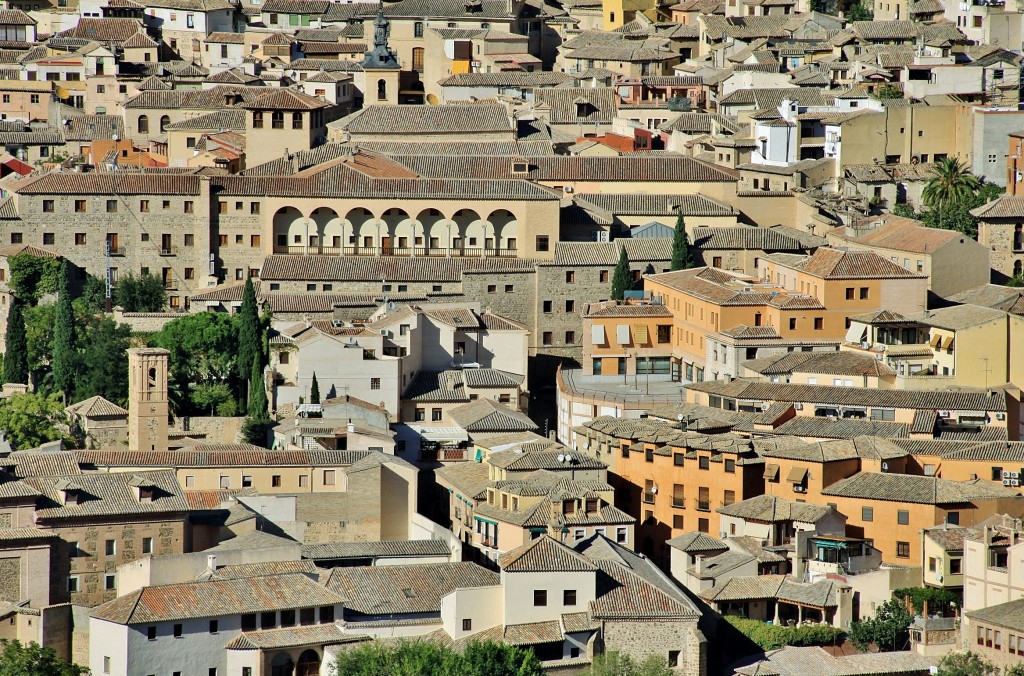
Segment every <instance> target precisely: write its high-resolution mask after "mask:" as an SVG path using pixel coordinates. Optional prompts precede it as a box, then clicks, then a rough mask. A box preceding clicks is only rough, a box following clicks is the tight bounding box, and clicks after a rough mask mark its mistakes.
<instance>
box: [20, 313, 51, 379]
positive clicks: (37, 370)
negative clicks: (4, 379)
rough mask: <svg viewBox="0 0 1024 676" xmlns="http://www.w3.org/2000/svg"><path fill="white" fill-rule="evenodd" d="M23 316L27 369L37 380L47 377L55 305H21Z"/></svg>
mask: <svg viewBox="0 0 1024 676" xmlns="http://www.w3.org/2000/svg"><path fill="white" fill-rule="evenodd" d="M22 312H23V313H24V316H25V336H26V339H27V340H28V370H29V373H31V374H33V376H34V378H35V380H36V381H37V382H41V381H43V380H44V379H45V378H48V377H49V368H50V364H51V362H52V361H53V322H54V318H55V317H56V316H57V306H56V305H54V304H53V303H49V304H47V305H34V306H29V307H22Z"/></svg>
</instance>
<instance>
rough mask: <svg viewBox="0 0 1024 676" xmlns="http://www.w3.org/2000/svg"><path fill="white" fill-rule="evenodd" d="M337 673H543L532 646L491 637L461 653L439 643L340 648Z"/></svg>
mask: <svg viewBox="0 0 1024 676" xmlns="http://www.w3.org/2000/svg"><path fill="white" fill-rule="evenodd" d="M334 673H335V674H336V675H337V676H342V675H344V676H442V675H443V676H541V675H542V674H543V673H544V670H543V669H542V668H541V666H540V661H538V660H537V657H536V656H535V655H534V654H533V652H532V651H530V650H524V649H523V648H518V647H515V646H510V645H506V644H504V643H494V642H491V641H487V642H479V641H473V642H470V643H469V644H468V645H467V646H466V649H465V650H464V651H463V652H462V653H458V652H455V651H454V650H452V649H451V648H448V647H446V646H441V645H438V644H436V643H427V642H423V641H414V642H413V641H406V642H401V643H398V644H397V645H394V644H391V645H389V644H382V643H377V642H367V643H363V644H361V645H359V646H358V647H356V648H353V649H352V650H342V651H339V652H338V656H337V662H336V663H335V667H334Z"/></svg>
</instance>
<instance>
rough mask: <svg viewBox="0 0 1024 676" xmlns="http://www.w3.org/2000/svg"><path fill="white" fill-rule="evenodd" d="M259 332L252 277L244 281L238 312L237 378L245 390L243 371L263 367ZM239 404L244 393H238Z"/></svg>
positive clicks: (244, 399)
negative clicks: (255, 365)
mask: <svg viewBox="0 0 1024 676" xmlns="http://www.w3.org/2000/svg"><path fill="white" fill-rule="evenodd" d="M260 334H261V331H260V316H259V310H258V308H257V307H256V289H255V288H254V287H253V284H252V277H249V278H248V279H246V280H245V291H244V292H243V293H242V307H241V308H240V309H239V311H238V376H239V378H240V379H241V380H242V381H243V383H242V389H243V390H244V389H245V385H244V381H245V377H246V373H245V369H246V368H247V367H250V366H252V364H253V363H257V364H258V365H259V366H262V365H263V341H262V337H261V335H260ZM240 398H241V401H240V403H241V404H243V405H244V404H245V402H246V393H245V392H244V391H243V392H241V393H240Z"/></svg>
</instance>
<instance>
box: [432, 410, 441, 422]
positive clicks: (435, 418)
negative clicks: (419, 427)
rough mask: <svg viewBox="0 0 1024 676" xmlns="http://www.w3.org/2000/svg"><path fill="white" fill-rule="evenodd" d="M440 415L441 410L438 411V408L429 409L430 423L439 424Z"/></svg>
mask: <svg viewBox="0 0 1024 676" xmlns="http://www.w3.org/2000/svg"><path fill="white" fill-rule="evenodd" d="M441 415H442V412H441V409H439V408H432V409H430V420H431V421H433V422H440V421H441Z"/></svg>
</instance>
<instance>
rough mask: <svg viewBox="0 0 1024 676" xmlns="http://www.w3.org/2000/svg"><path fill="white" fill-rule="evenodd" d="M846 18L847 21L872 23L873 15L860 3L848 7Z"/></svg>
mask: <svg viewBox="0 0 1024 676" xmlns="http://www.w3.org/2000/svg"><path fill="white" fill-rule="evenodd" d="M846 18H847V20H849V21H874V20H875V15H874V14H873V13H872V12H871V10H869V9H868V8H866V7H865V6H864V5H862V4H861V3H859V2H857V3H854V4H852V5H850V7H849V9H848V10H847V11H846Z"/></svg>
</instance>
